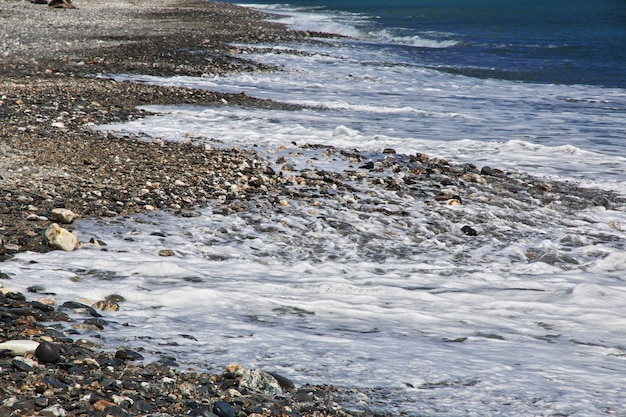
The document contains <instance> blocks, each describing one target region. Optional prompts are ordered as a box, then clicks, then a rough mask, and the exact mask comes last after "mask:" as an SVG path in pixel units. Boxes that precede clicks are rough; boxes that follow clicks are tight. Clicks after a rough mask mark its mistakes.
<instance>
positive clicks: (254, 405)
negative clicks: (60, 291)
mask: <svg viewBox="0 0 626 417" xmlns="http://www.w3.org/2000/svg"><path fill="white" fill-rule="evenodd" d="M73 6H74V7H75V8H73V9H66V8H52V7H48V6H47V5H45V4H43V5H42V4H35V3H30V2H27V1H15V0H1V1H0V35H1V36H0V39H2V40H1V41H0V190H1V194H0V235H1V237H2V242H1V247H0V257H2V259H3V260H6V259H9V258H11V257H12V255H13V254H14V253H16V252H21V251H25V250H34V251H40V252H45V251H48V250H51V248H50V247H49V246H48V245H47V242H46V239H45V238H44V231H45V229H46V228H47V227H48V226H49V225H50V223H51V222H52V221H53V218H52V216H51V213H52V210H53V209H54V208H67V209H69V210H72V211H73V212H75V213H77V214H78V215H79V216H80V217H82V218H86V217H100V216H119V215H126V214H131V213H136V212H141V211H148V210H156V209H169V210H172V211H174V212H179V213H181V214H183V215H184V212H185V210H188V209H190V208H192V207H196V206H198V205H202V204H203V203H205V202H206V201H207V200H209V199H222V200H224V201H226V200H227V198H228V196H229V193H232V192H233V190H234V189H235V188H238V190H237V191H238V192H239V195H241V193H242V192H243V193H245V192H246V189H248V188H251V187H250V186H249V185H248V180H249V179H250V178H253V177H259V176H263V175H270V176H273V174H272V172H271V169H268V166H267V163H264V162H262V161H259V160H257V158H256V155H254V154H253V153H250V152H247V151H242V150H238V149H226V150H221V149H210V148H208V147H204V146H196V145H195V144H194V143H193V138H190V140H189V142H188V143H183V144H171V143H155V142H146V141H143V140H141V138H136V137H121V138H120V137H112V136H108V135H107V134H106V133H103V132H98V131H95V130H92V129H91V128H90V126H93V125H95V124H105V123H111V122H119V121H124V120H131V119H133V118H137V117H142V116H143V115H145V112H143V111H141V110H138V109H137V108H136V106H138V105H141V104H159V103H160V104H182V103H193V104H195V103H201V104H210V103H222V102H223V101H224V100H225V101H227V102H228V103H229V104H236V105H242V106H261V107H269V108H278V107H280V108H284V105H282V104H280V103H273V102H267V101H264V100H258V99H255V98H252V97H248V96H246V95H245V94H236V95H229V94H217V93H213V92H208V91H196V90H191V89H185V88H171V87H159V86H150V85H143V84H131V83H117V82H114V81H112V80H110V79H107V77H106V75H104V76H103V74H107V73H120V72H124V73H141V74H155V75H173V74H185V75H207V74H220V73H224V72H229V71H261V70H264V69H266V68H263V67H261V66H259V65H257V64H255V63H253V62H248V61H246V60H245V59H242V58H240V57H238V56H237V54H236V53H235V51H233V50H231V48H230V46H229V45H230V44H231V43H235V42H255V41H257V40H262V41H265V42H268V41H271V42H276V43H278V42H283V41H286V40H296V39H302V40H303V39H305V38H306V37H307V34H305V33H297V32H292V31H289V30H286V29H285V28H284V27H282V26H280V25H277V24H273V23H268V22H265V21H263V20H262V18H263V17H264V16H263V15H262V14H260V13H256V12H254V11H251V10H247V9H243V8H239V7H236V6H232V5H228V4H221V3H212V2H205V1H195V0H191V1H190V0H176V1H175V2H169V3H168V4H157V3H154V2H151V1H147V0H138V1H137V0H133V1H125V0H106V1H104V0H93V1H89V2H82V1H76V2H74V3H73ZM272 183H274V184H276V181H271V180H269V181H268V185H269V186H271V185H272ZM234 187H235V188H234ZM65 227H67V228H69V229H70V230H71V229H72V225H65ZM3 278H4V279H8V278H9V277H8V276H6V275H5V274H3ZM5 282H7V281H5ZM33 291H34V292H37V289H36V288H35V289H33ZM40 296H41V295H34V294H29V298H39V297H40ZM103 302H104V305H102V304H101V305H100V306H101V308H105V309H107V308H111V307H110V303H108V302H106V301H103ZM103 314H106V313H103ZM84 315H86V316H85V317H83V316H84ZM105 322H106V320H105V319H104V318H103V317H102V314H100V313H98V312H97V311H96V310H95V309H94V308H93V307H91V306H86V305H80V304H78V303H76V304H72V303H70V304H67V303H66V304H64V305H63V306H58V307H56V306H54V305H50V304H46V303H45V301H44V302H41V301H29V300H28V299H27V297H26V296H24V295H23V294H21V293H13V292H6V291H5V293H4V294H3V295H2V294H0V414H1V415H3V416H5V415H6V416H23V415H41V416H127V415H145V416H148V415H151V416H157V415H158V416H179V415H193V416H201V415H202V416H215V415H217V416H221V417H231V416H232V417H234V416H242V415H258V416H261V415H315V416H318V415H319V416H322V415H333V416H334V415H337V416H341V415H348V414H349V413H347V412H346V411H344V410H343V408H342V406H341V405H340V404H339V402H340V399H339V397H340V396H341V395H340V394H341V392H340V391H341V390H340V389H339V388H334V387H332V386H319V387H313V386H305V387H298V388H296V387H293V385H292V384H291V383H290V382H289V381H288V380H286V379H284V378H282V377H280V376H279V375H274V376H272V375H270V374H267V373H265V372H261V371H258V370H244V369H242V368H240V367H237V366H231V367H230V368H228V369H225V371H224V373H223V374H221V375H208V374H199V373H195V372H192V371H189V372H181V371H177V370H175V367H174V366H173V364H172V363H168V362H167V361H162V362H157V363H152V364H139V363H142V362H141V361H140V360H141V359H142V356H141V354H140V353H138V352H135V351H133V350H132V348H128V349H120V350H118V351H117V352H116V353H114V354H112V353H104V352H102V351H101V350H99V349H98V347H97V346H94V345H93V344H92V343H90V342H88V341H86V340H85V339H82V338H80V335H79V332H78V331H77V330H75V329H76V328H81V329H82V328H85V326H87V327H88V328H90V329H92V330H94V329H95V330H97V329H99V328H102V326H103V324H104V323H105ZM77 326H78V327H77ZM42 352H43V353H42ZM172 362H173V361H172Z"/></svg>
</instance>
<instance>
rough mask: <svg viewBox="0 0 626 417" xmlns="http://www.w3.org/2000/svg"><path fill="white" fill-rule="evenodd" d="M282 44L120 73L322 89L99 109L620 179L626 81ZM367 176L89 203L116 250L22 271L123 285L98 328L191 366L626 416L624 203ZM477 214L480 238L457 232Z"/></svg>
mask: <svg viewBox="0 0 626 417" xmlns="http://www.w3.org/2000/svg"><path fill="white" fill-rule="evenodd" d="M436 46H437V47H445V45H436ZM267 47H268V48H270V49H271V50H269V51H268V50H266V49H265V48H262V49H261V50H262V52H263V53H256V52H255V51H256V50H255V48H252V47H249V46H245V45H238V46H237V48H238V51H239V52H238V53H240V54H242V55H244V56H245V57H246V58H249V59H253V60H257V61H264V62H268V63H272V64H278V65H282V66H283V67H284V71H282V72H276V73H254V74H242V75H232V76H225V77H214V76H211V75H210V74H209V75H208V76H207V77H204V78H188V77H177V78H155V77H147V76H142V77H137V76H134V77H131V76H126V75H115V76H114V77H115V78H117V79H119V80H127V79H132V80H138V79H140V80H142V81H143V82H151V83H158V84H165V85H183V86H191V87H196V88H206V89H211V90H217V91H226V92H239V91H244V92H245V93H246V94H248V95H251V96H255V97H260V98H270V99H274V100H278V101H284V102H289V103H295V104H302V105H307V106H312V107H311V108H307V109H304V110H298V111H276V110H272V111H270V110H260V109H251V108H242V107H238V106H231V105H229V104H228V103H223V105H219V106H212V107H201V106H193V107H192V106H150V107H147V109H148V110H151V111H155V112H158V113H160V114H159V115H157V116H151V117H147V118H145V119H143V120H139V121H134V122H130V123H126V124H121V125H114V126H101V127H98V128H99V129H107V130H110V131H115V132H121V133H137V134H142V135H145V137H146V138H147V139H150V138H157V137H158V138H161V139H164V140H189V137H193V138H195V139H194V140H200V141H204V142H205V143H207V144H209V145H210V146H216V147H219V146H223V147H229V146H235V145H236V146H239V147H242V148H248V147H250V148H254V150H255V151H257V152H259V153H260V154H262V155H265V156H266V157H267V158H268V159H270V160H272V161H276V160H277V159H278V158H280V157H282V158H284V159H285V161H286V162H287V163H288V164H290V165H292V166H293V167H294V169H295V170H296V172H302V170H304V169H307V168H308V169H314V168H317V169H323V170H327V171H335V172H344V170H353V171H362V172H364V173H368V171H367V170H366V169H362V168H359V166H360V165H361V163H355V162H354V161H353V160H350V159H349V158H347V157H346V156H345V155H342V154H340V153H339V152H332V151H328V150H326V151H325V149H324V148H303V147H302V146H301V145H304V144H307V143H308V144H323V145H331V146H334V147H337V148H345V149H353V148H356V149H358V150H359V152H360V153H361V154H362V155H364V156H365V157H366V159H365V160H367V159H368V158H369V159H371V160H378V159H382V158H383V156H381V154H380V152H381V151H382V150H383V149H385V148H393V149H395V150H396V151H397V152H398V153H399V154H415V153H416V152H421V153H426V154H429V155H431V156H433V157H434V156H439V157H444V158H448V159H449V160H451V161H454V162H471V163H475V164H476V165H478V166H479V167H480V166H483V165H489V166H492V167H494V168H496V167H497V168H501V169H504V170H507V171H511V172H515V171H517V170H519V171H525V172H530V173H532V174H534V175H537V176H540V177H545V178H546V179H550V180H552V179H556V180H563V181H568V182H572V183H576V184H579V185H581V186H583V187H587V188H595V189H597V190H598V191H597V194H598V195H599V196H602V194H603V193H608V192H616V193H618V194H626V186H625V185H624V184H626V172H625V169H626V159H625V158H624V156H623V155H624V143H623V141H624V137H625V134H626V117H624V115H625V112H624V110H625V109H626V95H625V92H624V90H621V89H608V88H601V87H595V86H584V85H574V86H564V85H549V84H525V83H518V82H511V81H502V80H493V79H476V78H469V77H465V76H461V75H451V74H447V73H442V72H437V71H433V70H428V69H424V68H419V67H416V66H414V65H411V64H407V63H406V62H403V60H402V59H401V57H398V56H397V55H394V54H393V53H391V52H389V53H387V52H385V50H384V48H383V49H376V50H372V49H371V48H369V47H368V46H367V45H366V44H362V43H359V42H356V41H336V42H333V43H332V44H330V45H326V46H310V45H309V46H302V45H289V46H288V47H281V48H271V46H270V45H267ZM291 48H297V49H299V50H300V52H301V53H300V54H297V55H294V54H293V53H289V52H288V49H291ZM197 138H203V139H197ZM388 157H389V158H394V156H393V155H392V154H389V155H388ZM275 167H276V169H277V170H279V169H280V164H277V165H276V166H275ZM368 175H376V174H371V173H368ZM381 175H382V174H381ZM384 175H393V174H390V173H389V172H386V173H385V174H384ZM351 185H352V186H353V187H354V192H352V193H343V192H342V193H337V194H336V195H333V193H330V194H329V195H319V196H315V197H312V198H310V199H308V200H295V199H290V198H289V197H288V196H276V197H279V198H280V199H282V200H285V201H286V202H288V204H285V205H282V206H279V207H277V206H275V205H274V206H273V205H272V204H270V203H269V202H268V200H267V199H263V198H259V199H256V200H253V201H251V202H250V203H249V204H248V205H247V207H246V210H245V211H243V212H241V213H238V214H229V215H225V214H220V213H219V212H218V211H215V212H214V210H213V209H212V208H211V207H205V208H199V209H198V210H197V213H196V214H195V217H186V218H180V217H176V216H173V215H171V214H169V213H164V212H157V213H152V214H146V215H137V216H130V217H126V218H121V219H95V220H81V221H80V222H79V223H78V225H77V231H76V233H77V234H78V235H79V238H80V239H81V241H84V242H86V241H88V240H89V239H90V238H92V237H95V238H97V239H99V240H101V241H103V242H105V243H106V244H107V246H106V249H107V251H100V250H98V249H95V248H83V249H80V250H77V251H75V252H72V253H63V252H59V251H56V252H52V253H48V254H45V255H40V254H32V253H26V254H21V255H19V256H18V257H17V259H16V260H14V261H12V262H9V263H7V264H6V265H3V272H6V273H9V274H10V275H11V276H12V280H11V281H9V282H8V283H7V285H8V284H10V285H11V286H12V287H13V288H15V289H18V290H22V291H25V290H26V288H27V287H29V286H32V285H43V286H44V287H45V288H46V289H47V290H48V291H51V292H54V293H56V296H55V298H56V300H57V302H62V301H64V300H80V299H86V300H91V301H93V302H95V301H98V300H100V299H102V298H104V297H105V296H106V295H108V294H112V293H116V294H120V295H122V296H123V297H125V298H126V300H127V301H126V302H124V303H122V304H121V310H120V311H119V312H114V313H106V319H107V320H110V321H111V322H112V324H110V325H109V326H107V327H106V328H105V330H104V331H102V332H99V333H98V334H99V335H101V336H102V337H103V339H102V340H100V339H96V340H99V341H100V342H102V343H104V346H105V348H107V349H114V348H115V347H117V346H119V345H129V346H132V347H143V348H145V349H146V351H147V356H148V357H149V359H150V360H152V359H158V358H159V357H160V356H161V355H166V356H173V357H175V358H176V359H177V360H178V361H179V363H180V364H181V367H183V368H186V367H192V368H196V369H208V370H212V371H219V370H220V369H221V368H222V367H223V366H225V365H227V364H228V363H231V362H239V363H241V364H243V365H244V366H246V367H259V368H262V369H266V370H273V371H277V372H279V373H282V374H284V375H286V376H288V377H290V378H292V379H293V380H294V381H295V382H296V383H297V384H304V383H332V384H335V385H342V386H345V387H363V388H376V390H374V391H371V392H370V391H366V392H367V395H368V396H361V397H359V401H361V402H362V404H361V405H368V406H370V407H372V406H373V407H380V409H381V410H384V411H388V412H394V413H399V412H401V411H405V412H407V413H409V414H411V415H449V416H458V415H481V416H484V415H559V414H562V415H579V416H589V415H604V414H605V413H607V414H612V415H626V406H625V404H626V391H625V387H626V282H625V281H624V277H625V276H626V275H625V274H626V250H625V248H624V238H625V237H626V213H625V210H624V207H623V206H621V205H617V206H609V208H608V209H607V207H604V206H602V205H598V206H596V205H594V204H589V206H588V207H587V208H584V209H582V210H579V211H575V210H570V209H567V207H562V206H561V205H560V204H559V201H558V200H557V201H555V202H554V203H553V204H550V205H544V204H540V203H539V202H533V201H532V199H527V198H524V199H522V198H521V197H520V198H516V197H515V196H509V197H504V196H499V197H493V196H492V197H490V196H489V195H488V194H484V193H482V194H481V193H475V194H472V193H471V192H466V194H464V195H463V196H462V197H463V204H462V205H460V206H446V205H442V204H439V203H434V202H433V201H432V199H430V198H424V197H423V195H421V194H420V192H418V191H416V192H414V193H411V192H407V193H397V192H394V191H390V190H387V189H383V188H382V187H376V186H373V185H372V184H371V183H370V182H363V181H354V182H353V183H352V184H351ZM381 207H383V208H384V210H382V209H381ZM400 213H401V214H400ZM466 224H471V225H472V226H473V227H474V228H475V229H476V230H477V231H478V236H475V237H473V236H467V235H465V234H463V233H462V232H460V228H461V227H462V226H464V225H466ZM161 249H173V250H174V251H175V253H176V256H175V257H160V256H158V252H159V250H161ZM35 297H36V296H35ZM84 336H85V337H94V334H89V333H86V334H85V335H84ZM358 406H359V404H354V405H353V407H358Z"/></svg>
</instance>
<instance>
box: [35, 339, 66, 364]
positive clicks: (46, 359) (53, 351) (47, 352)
mask: <svg viewBox="0 0 626 417" xmlns="http://www.w3.org/2000/svg"><path fill="white" fill-rule="evenodd" d="M60 352H61V350H60V348H59V346H58V345H56V344H54V343H50V342H45V341H44V342H41V343H39V346H37V349H35V357H36V358H37V360H38V361H40V362H43V363H55V362H58V361H59V360H60V359H61V353H60Z"/></svg>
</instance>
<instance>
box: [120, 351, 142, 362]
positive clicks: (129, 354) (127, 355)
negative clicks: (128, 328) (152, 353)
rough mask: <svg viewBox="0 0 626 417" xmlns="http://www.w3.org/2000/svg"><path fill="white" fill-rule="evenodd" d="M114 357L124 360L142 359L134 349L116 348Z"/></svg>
mask: <svg viewBox="0 0 626 417" xmlns="http://www.w3.org/2000/svg"><path fill="white" fill-rule="evenodd" d="M115 357H116V358H117V359H123V360H126V361H140V360H142V359H143V355H142V354H140V353H137V352H135V351H134V350H130V349H120V350H118V351H117V352H115Z"/></svg>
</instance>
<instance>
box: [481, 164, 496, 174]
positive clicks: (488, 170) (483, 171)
mask: <svg viewBox="0 0 626 417" xmlns="http://www.w3.org/2000/svg"><path fill="white" fill-rule="evenodd" d="M480 175H493V169H491V168H490V167H488V166H484V167H482V168H481V170H480Z"/></svg>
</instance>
